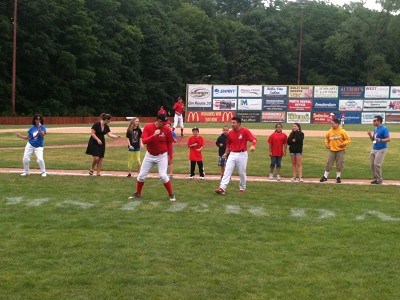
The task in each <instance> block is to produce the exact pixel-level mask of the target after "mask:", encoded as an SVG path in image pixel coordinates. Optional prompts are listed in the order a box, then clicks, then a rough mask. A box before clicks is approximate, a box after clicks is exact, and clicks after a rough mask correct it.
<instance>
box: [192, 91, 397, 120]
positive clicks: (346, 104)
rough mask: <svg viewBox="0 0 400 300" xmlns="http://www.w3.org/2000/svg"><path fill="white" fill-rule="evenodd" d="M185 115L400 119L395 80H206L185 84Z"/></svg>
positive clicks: (200, 117) (202, 117)
mask: <svg viewBox="0 0 400 300" xmlns="http://www.w3.org/2000/svg"><path fill="white" fill-rule="evenodd" d="M186 95H187V98H186V103H187V113H186V121H187V122H191V123H193V122H194V123H196V122H199V123H204V122H227V121H229V120H230V118H232V117H233V116H239V117H241V118H242V119H243V121H245V122H274V123H275V122H283V123H295V122H298V123H315V124H325V123H330V121H331V120H332V119H333V118H338V119H344V122H345V123H346V124H349V123H350V124H371V123H372V119H373V117H374V116H376V115H380V116H382V117H383V119H384V120H385V123H400V86H333V85H208V84H188V85H187V86H186Z"/></svg>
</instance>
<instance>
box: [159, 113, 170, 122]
mask: <svg viewBox="0 0 400 300" xmlns="http://www.w3.org/2000/svg"><path fill="white" fill-rule="evenodd" d="M157 120H160V121H163V122H167V121H168V117H167V115H165V114H159V115H157Z"/></svg>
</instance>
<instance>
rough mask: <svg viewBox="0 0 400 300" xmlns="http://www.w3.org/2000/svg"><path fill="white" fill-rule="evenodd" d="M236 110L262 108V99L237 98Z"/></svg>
mask: <svg viewBox="0 0 400 300" xmlns="http://www.w3.org/2000/svg"><path fill="white" fill-rule="evenodd" d="M238 110H262V99H238Z"/></svg>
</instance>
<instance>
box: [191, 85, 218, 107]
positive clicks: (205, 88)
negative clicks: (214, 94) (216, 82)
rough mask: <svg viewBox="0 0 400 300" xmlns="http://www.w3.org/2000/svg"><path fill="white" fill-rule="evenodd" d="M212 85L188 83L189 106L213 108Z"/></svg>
mask: <svg viewBox="0 0 400 300" xmlns="http://www.w3.org/2000/svg"><path fill="white" fill-rule="evenodd" d="M211 88H212V86H211V85H205V84H202V85H188V103H187V107H188V108H193V107H207V108H211V104H212V101H211Z"/></svg>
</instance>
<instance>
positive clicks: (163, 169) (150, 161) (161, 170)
mask: <svg viewBox="0 0 400 300" xmlns="http://www.w3.org/2000/svg"><path fill="white" fill-rule="evenodd" d="M154 165H157V166H158V176H159V177H160V179H161V181H162V183H167V182H168V181H169V177H168V175H167V168H168V152H164V153H163V154H160V155H151V154H150V153H149V152H147V151H146V155H145V156H144V159H143V162H142V166H141V167H140V172H139V174H138V177H137V181H140V182H144V181H145V180H146V178H147V175H148V174H149V172H150V170H151V169H152V168H153V167H154Z"/></svg>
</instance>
